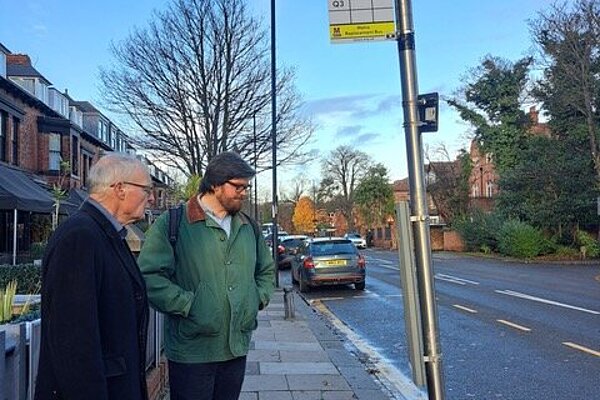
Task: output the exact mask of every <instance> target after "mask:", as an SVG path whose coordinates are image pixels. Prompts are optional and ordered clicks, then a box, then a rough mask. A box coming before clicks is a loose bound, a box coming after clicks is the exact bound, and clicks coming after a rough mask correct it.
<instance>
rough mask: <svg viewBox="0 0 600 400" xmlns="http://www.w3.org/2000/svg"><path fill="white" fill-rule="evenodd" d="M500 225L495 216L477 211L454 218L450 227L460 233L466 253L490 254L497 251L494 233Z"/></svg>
mask: <svg viewBox="0 0 600 400" xmlns="http://www.w3.org/2000/svg"><path fill="white" fill-rule="evenodd" d="M500 224H501V223H500V220H499V219H498V217H497V216H496V215H494V214H486V213H484V212H481V211H478V210H477V211H475V212H474V213H473V214H471V215H465V216H462V217H458V218H456V219H455V220H454V221H453V222H452V227H453V228H454V229H456V230H457V231H458V233H460V235H461V236H462V238H463V240H464V241H465V246H466V247H467V250H468V251H482V252H484V253H490V252H492V251H495V250H496V249H497V240H496V232H498V229H499V228H500Z"/></svg>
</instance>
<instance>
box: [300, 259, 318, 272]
mask: <svg viewBox="0 0 600 400" xmlns="http://www.w3.org/2000/svg"><path fill="white" fill-rule="evenodd" d="M302 265H303V266H304V268H305V269H313V268H314V267H315V263H314V262H313V259H312V257H306V258H305V259H304V263H302Z"/></svg>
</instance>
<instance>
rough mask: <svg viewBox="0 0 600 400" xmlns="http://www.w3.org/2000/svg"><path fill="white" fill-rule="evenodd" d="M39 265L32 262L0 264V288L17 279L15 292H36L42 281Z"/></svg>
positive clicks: (38, 290)
mask: <svg viewBox="0 0 600 400" xmlns="http://www.w3.org/2000/svg"><path fill="white" fill-rule="evenodd" d="M41 272H42V271H41V267H40V266H36V265H33V264H20V265H0V288H5V287H6V285H7V284H8V282H10V281H12V280H16V281H17V294H31V293H34V294H37V293H39V292H40V288H41V283H42V273H41Z"/></svg>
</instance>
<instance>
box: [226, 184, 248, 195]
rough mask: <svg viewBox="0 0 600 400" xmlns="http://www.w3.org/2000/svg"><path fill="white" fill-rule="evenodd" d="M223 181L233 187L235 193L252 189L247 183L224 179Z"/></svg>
mask: <svg viewBox="0 0 600 400" xmlns="http://www.w3.org/2000/svg"><path fill="white" fill-rule="evenodd" d="M225 183H229V184H230V185H231V186H233V187H234V188H235V191H236V193H242V192H243V191H245V190H250V189H252V185H251V184H249V183H235V182H231V181H226V182H225Z"/></svg>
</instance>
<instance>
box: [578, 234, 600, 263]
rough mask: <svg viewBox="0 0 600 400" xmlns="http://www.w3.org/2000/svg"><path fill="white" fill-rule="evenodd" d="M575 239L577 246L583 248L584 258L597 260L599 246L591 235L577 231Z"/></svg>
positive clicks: (599, 253)
mask: <svg viewBox="0 0 600 400" xmlns="http://www.w3.org/2000/svg"><path fill="white" fill-rule="evenodd" d="M575 239H576V240H577V244H578V245H579V246H585V254H586V257H589V258H597V257H598V256H600V244H599V243H598V241H597V240H596V239H595V238H594V237H593V236H592V235H590V234H589V233H587V232H586V231H580V230H577V232H576V233H575Z"/></svg>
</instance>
